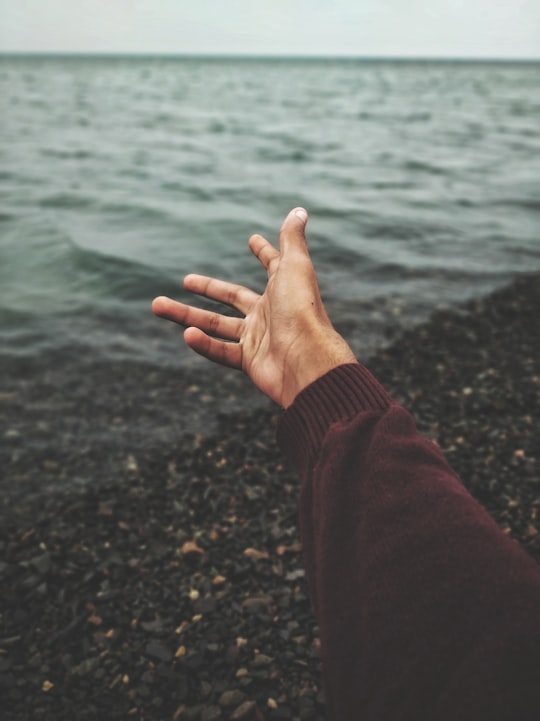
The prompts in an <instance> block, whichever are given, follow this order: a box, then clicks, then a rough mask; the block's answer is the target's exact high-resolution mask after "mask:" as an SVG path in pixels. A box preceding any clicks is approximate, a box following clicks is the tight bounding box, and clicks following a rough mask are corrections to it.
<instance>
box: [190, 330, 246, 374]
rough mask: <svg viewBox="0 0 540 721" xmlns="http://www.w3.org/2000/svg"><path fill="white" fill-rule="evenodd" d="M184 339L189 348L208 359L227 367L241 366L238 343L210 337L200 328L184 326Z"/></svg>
mask: <svg viewBox="0 0 540 721" xmlns="http://www.w3.org/2000/svg"><path fill="white" fill-rule="evenodd" d="M184 340H185V341H186V343H187V344H188V346H189V347H190V348H192V349H193V350H194V351H195V352H196V353H199V355H202V356H204V357H205V358H208V360H211V361H214V363H219V364H220V365H223V366H228V367H229V368H236V369H237V370H241V368H242V347H241V346H240V344H239V343H229V342H227V341H223V340H218V339H217V338H211V337H210V336H209V335H206V333H204V332H203V331H202V330H200V328H194V327H190V328H186V330H185V331H184Z"/></svg>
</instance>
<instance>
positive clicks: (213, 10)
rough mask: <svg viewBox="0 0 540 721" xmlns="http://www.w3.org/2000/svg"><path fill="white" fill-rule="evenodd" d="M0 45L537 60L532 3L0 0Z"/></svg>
mask: <svg viewBox="0 0 540 721" xmlns="http://www.w3.org/2000/svg"><path fill="white" fill-rule="evenodd" d="M0 51H34V52H35V51H47V52H114V53H180V54H183V53H189V54H191V53H197V54H199V53H203V54H231V53H232V54H235V55H253V54H256V55H353V56H358V55H359V56H362V55H371V56H372V55H376V56H377V55H384V56H430V57H501V58H527V57H529V58H531V57H532V58H539V57H540V0H189V1H188V2H186V0H0Z"/></svg>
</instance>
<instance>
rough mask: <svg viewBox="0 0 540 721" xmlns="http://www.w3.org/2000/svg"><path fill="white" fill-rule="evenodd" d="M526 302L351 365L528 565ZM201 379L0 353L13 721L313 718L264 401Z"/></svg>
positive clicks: (534, 301)
mask: <svg viewBox="0 0 540 721" xmlns="http://www.w3.org/2000/svg"><path fill="white" fill-rule="evenodd" d="M539 308H540V276H539V275H529V276H523V277H521V278H519V279H517V280H516V281H515V282H514V283H513V284H512V285H511V286H509V287H508V288H505V289H503V290H501V291H499V292H497V293H495V294H494V295H492V296H490V297H488V298H486V299H483V300H480V301H476V302H473V303H469V304H467V305H466V306H463V307H461V308H459V309H458V310H454V311H439V312H437V313H435V314H434V315H433V317H432V318H431V319H430V321H429V322H427V323H425V324H423V325H421V326H419V327H417V328H415V329H413V330H410V331H407V332H405V333H404V334H403V335H402V336H401V338H400V339H399V341H398V342H395V343H393V344H392V346H391V347H389V348H388V349H386V350H383V351H380V352H379V353H377V355H376V356H374V357H372V358H371V359H370V360H369V361H368V362H367V365H368V367H369V368H370V369H371V370H372V371H373V372H374V373H375V375H377V377H379V379H380V380H382V381H383V383H385V384H386V386H387V387H388V388H389V390H390V391H391V392H392V393H393V394H394V396H395V397H396V398H397V399H398V400H400V401H401V402H403V403H404V404H405V405H406V406H407V407H408V408H410V409H411V410H412V411H413V412H414V414H415V416H416V418H417V422H418V425H419V427H420V429H421V430H422V432H424V433H426V434H428V435H429V436H430V437H431V438H433V439H434V440H436V441H437V442H438V443H439V444H440V445H441V447H442V448H443V450H444V451H445V453H446V454H447V456H448V458H449V459H450V462H451V463H452V465H453V466H454V468H455V469H456V470H457V471H458V473H459V474H460V475H461V477H462V478H463V480H464V483H465V485H466V486H467V487H468V488H469V490H470V491H471V492H472V493H473V495H474V496H475V497H477V498H478V499H479V500H480V501H481V502H482V503H483V504H484V505H485V506H486V507H487V508H488V510H489V511H490V512H491V513H492V515H493V516H494V518H495V519H496V521H497V522H498V523H499V524H500V526H501V527H502V528H503V529H504V531H505V532H506V533H508V534H509V535H511V536H512V537H514V538H515V539H516V540H517V541H519V542H520V543H522V544H523V545H524V546H525V547H526V548H527V550H528V551H529V552H530V553H531V554H532V555H533V556H535V557H536V558H537V559H540V534H539V533H538V531H539V528H540V518H539V516H540V434H539V431H538V427H539V422H538V418H539V417H540V360H539V359H540V324H539V323H538V310H539ZM195 373H196V371H194V370H192V371H190V372H187V371H181V370H179V369H177V368H176V369H171V370H167V369H158V368H155V367H150V366H145V365H141V364H137V363H126V362H123V363H116V364H112V365H111V364H108V365H107V364H104V363H94V362H92V359H88V358H83V357H81V356H80V355H78V354H77V353H76V352H75V350H74V351H73V354H72V356H71V357H70V358H67V357H66V355H65V353H64V354H62V356H61V357H54V356H52V355H51V356H46V357H45V356H43V357H40V358H37V359H34V360H26V361H22V360H19V361H17V362H16V363H15V362H14V361H12V360H11V361H10V360H7V359H4V361H3V369H2V376H1V377H2V379H3V380H2V386H1V389H0V407H1V409H2V414H1V416H0V436H1V437H2V445H1V448H0V464H1V466H0V468H1V474H2V480H1V482H0V489H1V491H2V503H1V505H0V513H1V515H2V519H1V521H2V522H1V532H0V533H1V535H0V539H1V540H0V550H1V554H0V580H1V583H2V601H1V607H0V608H1V619H0V622H1V628H0V689H1V695H2V698H3V699H4V700H3V704H2V706H3V718H5V719H6V720H7V721H11V720H15V719H16V720H17V721H21V720H23V719H32V721H34V720H40V719H47V720H48V719H50V720H51V721H52V720H53V719H54V721H61V720H62V719H66V720H67V719H69V721H72V719H96V720H97V719H99V720H100V721H101V720H102V719H128V718H129V719H131V718H133V719H149V720H150V719H151V720H154V719H155V720H156V721H158V720H160V719H163V720H166V719H175V720H177V721H184V720H186V721H190V720H191V721H212V720H213V719H224V720H226V719H245V721H262V720H263V719H266V720H270V719H291V721H292V720H295V721H296V720H298V719H302V720H304V719H312V720H313V721H317V719H318V720H319V721H322V720H323V719H324V718H325V713H324V697H323V694H322V691H321V683H320V663H319V657H318V638H317V625H316V621H315V619H314V617H313V614H312V611H311V606H310V603H309V599H308V597H307V591H306V584H305V579H304V571H303V566H302V555H301V548H300V545H299V540H298V535H297V523H296V495H297V480H296V477H295V475H294V474H293V473H292V472H291V471H290V470H289V469H287V467H286V465H285V463H284V461H283V459H282V457H281V455H280V453H279V450H278V449H277V447H276V445H275V442H274V434H275V423H276V413H275V410H274V409H273V408H271V407H270V406H268V405H265V404H264V403H262V402H259V401H257V400H255V399H256V398H257V396H256V395H255V394H251V391H250V390H249V385H248V382H247V380H245V379H243V378H242V377H241V376H240V375H239V374H237V375H231V373H230V372H228V371H224V370H223V369H214V370H211V371H208V373H207V375H203V376H201V374H200V373H197V375H195ZM239 399H241V400H242V403H243V405H244V406H245V405H246V402H247V403H248V405H250V406H251V410H249V411H245V410H244V411H240V410H238V408H240V407H241V406H242V403H239V402H238V400H239ZM216 404H217V406H218V407H219V408H221V409H225V408H226V409H227V413H226V414H221V415H220V416H218V417H217V418H216V420H215V421H214V422H213V423H210V421H209V420H208V419H209V418H211V417H212V416H213V409H214V408H215V407H216ZM188 427H191V428H197V429H198V430H200V432H197V433H193V432H192V433H188V432H186V429H187V428H188Z"/></svg>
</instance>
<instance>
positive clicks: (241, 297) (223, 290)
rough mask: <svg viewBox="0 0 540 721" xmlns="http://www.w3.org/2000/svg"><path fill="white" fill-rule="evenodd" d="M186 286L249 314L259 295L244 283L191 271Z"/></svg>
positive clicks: (198, 293)
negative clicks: (231, 281)
mask: <svg viewBox="0 0 540 721" xmlns="http://www.w3.org/2000/svg"><path fill="white" fill-rule="evenodd" d="M184 288H185V289H186V290H190V291H191V292H192V293H197V295H203V296H205V297H206V298H211V299H212V300H217V301H219V302H220V303H225V304H226V305H230V306H232V307H233V308H236V309H237V310H239V311H240V313H243V315H247V314H248V313H249V311H250V310H251V308H252V307H253V304H254V303H255V302H256V301H257V300H258V298H259V295H258V293H255V291H253V290H250V289H249V288H245V287H244V286H243V285H237V284H236V283H229V282H227V281H225V280H218V279H217V278H210V277H208V276H206V275H197V274H195V273H190V275H186V277H185V278H184Z"/></svg>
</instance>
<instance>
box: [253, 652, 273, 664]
mask: <svg viewBox="0 0 540 721" xmlns="http://www.w3.org/2000/svg"><path fill="white" fill-rule="evenodd" d="M273 660H274V659H273V658H270V656H266V655H265V654H264V653H259V654H257V655H256V656H255V658H254V659H253V665H254V666H269V665H270V664H271V663H272V661H273Z"/></svg>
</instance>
